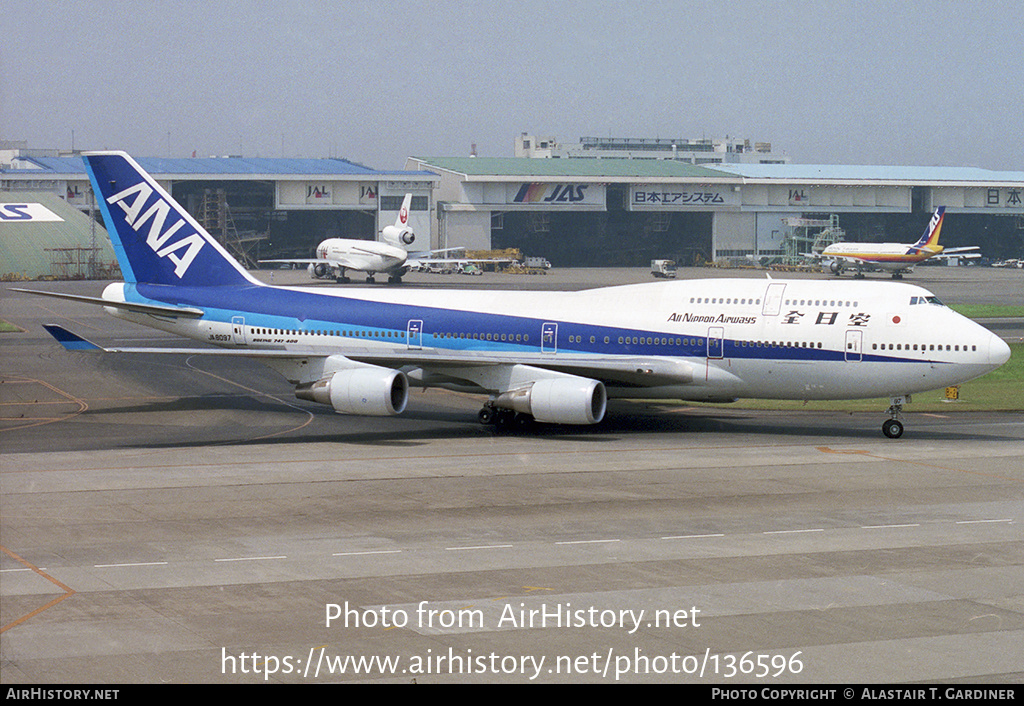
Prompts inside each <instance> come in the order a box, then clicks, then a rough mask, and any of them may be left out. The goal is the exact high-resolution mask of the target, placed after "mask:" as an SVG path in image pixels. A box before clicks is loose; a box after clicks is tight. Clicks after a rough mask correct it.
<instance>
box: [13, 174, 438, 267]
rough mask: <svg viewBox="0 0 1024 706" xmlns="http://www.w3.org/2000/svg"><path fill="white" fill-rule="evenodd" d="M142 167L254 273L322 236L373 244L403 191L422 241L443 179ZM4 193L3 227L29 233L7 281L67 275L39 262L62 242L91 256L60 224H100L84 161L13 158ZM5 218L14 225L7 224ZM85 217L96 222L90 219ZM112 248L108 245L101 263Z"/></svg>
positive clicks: (16, 247) (87, 244) (90, 242)
mask: <svg viewBox="0 0 1024 706" xmlns="http://www.w3.org/2000/svg"><path fill="white" fill-rule="evenodd" d="M137 161H138V162H139V164H140V165H141V166H142V168H143V169H145V170H146V171H147V172H149V173H150V174H151V175H152V176H153V177H154V178H155V179H156V180H157V181H158V182H159V183H160V185H161V186H163V188H164V189H166V190H167V191H168V192H170V194H171V195H172V196H173V197H174V198H175V199H176V200H177V201H178V202H179V203H181V204H182V205H184V206H185V207H186V208H187V209H188V210H189V212H190V213H192V214H193V216H195V218H196V220H197V221H198V222H199V223H201V224H202V225H203V227H205V228H206V229H207V230H208V231H209V232H210V233H211V234H212V235H213V236H214V237H216V238H217V239H218V240H220V241H221V242H222V243H224V244H225V245H226V246H227V247H228V249H229V250H230V251H231V252H232V254H233V255H235V257H236V258H238V259H239V261H241V262H243V263H244V264H245V265H246V266H247V267H250V268H255V267H258V261H259V260H260V259H273V258H282V257H312V256H313V255H314V250H315V248H316V245H317V243H319V242H320V241H321V240H323V239H324V238H330V237H339V238H360V239H371V240H372V239H375V238H376V237H377V234H378V233H379V232H380V230H381V229H382V228H383V227H384V226H386V225H390V224H393V223H394V222H395V219H396V218H397V216H398V210H399V208H401V204H402V199H403V198H404V195H405V194H406V193H411V194H413V199H412V205H411V208H410V211H411V213H410V221H411V224H412V227H413V229H414V230H415V232H416V233H417V234H426V233H429V232H430V230H431V221H432V220H433V219H432V218H431V215H430V214H431V210H432V205H433V200H432V193H433V190H434V188H435V187H436V186H437V185H438V182H439V179H438V177H437V175H436V174H434V173H432V172H405V171H380V170H376V169H371V168H369V167H365V166H363V165H360V164H357V163H354V162H350V161H348V160H344V159H335V158H323V159H302V158H296V159H279V158H243V157H192V158H182V159H167V158H153V157H149V158H146V157H142V158H137ZM0 192H2V198H0V227H2V228H3V229H4V230H5V231H6V232H7V234H8V235H16V234H18V233H21V232H22V231H24V235H22V236H21V237H16V238H15V237H6V236H5V238H4V244H5V247H4V250H3V251H0V275H6V274H7V273H8V272H16V273H24V274H26V275H28V276H29V278H34V277H36V276H54V275H55V274H56V272H57V271H60V272H64V271H67V269H68V267H67V266H66V264H65V265H61V263H57V262H51V264H50V271H47V270H46V268H45V267H44V265H43V264H42V263H44V261H45V260H46V259H47V258H49V259H50V260H53V259H54V257H50V256H49V255H46V256H44V255H43V251H44V250H49V251H52V250H53V249H54V244H55V242H59V245H60V246H61V248H62V252H63V253H67V256H68V257H74V258H75V259H76V260H79V261H81V260H85V259H87V258H86V256H84V255H78V256H75V255H73V254H71V253H70V250H71V249H72V248H70V247H69V245H70V243H69V242H68V238H67V237H66V236H64V235H63V234H60V233H58V231H57V230H56V229H55V223H58V222H64V223H62V225H64V228H63V230H65V231H66V230H68V228H69V227H71V226H69V225H67V222H70V221H71V219H69V218H67V217H61V216H60V215H59V214H60V213H61V209H60V208H58V207H59V206H62V205H64V204H61V203H60V202H61V201H63V202H65V203H66V205H67V206H71V207H74V208H75V209H77V210H78V211H80V212H83V213H86V214H91V215H92V216H93V218H94V220H98V219H99V218H100V216H99V212H98V209H97V208H96V205H95V204H94V203H93V199H92V187H91V185H90V183H89V178H88V175H87V174H86V171H85V164H84V162H83V161H82V159H81V157H78V156H65V157H60V156H29V155H24V154H22V155H19V156H15V157H14V158H13V159H11V160H10V161H9V162H8V163H7V164H6V165H3V166H0ZM20 202H26V203H32V202H38V203H41V204H42V205H43V206H44V207H46V208H47V210H48V211H49V212H51V213H52V214H54V215H53V216H49V217H48V218H49V219H53V218H55V217H56V218H58V219H60V220H59V221H58V220H48V221H46V222H41V223H40V222H35V221H32V222H29V221H27V220H22V219H19V218H17V216H18V214H19V213H23V212H27V211H24V210H19V209H17V208H13V209H12V208H11V206H12V205H14V204H17V203H20ZM8 212H10V213H11V214H12V217H11V218H5V217H4V215H5V214H6V213H8ZM82 220H83V222H84V223H85V224H91V221H89V219H82ZM75 227H77V230H78V233H79V235H78V238H77V242H78V243H79V246H78V247H79V249H82V250H87V249H90V248H91V247H95V245H94V244H95V243H96V238H95V236H94V234H90V232H89V231H90V228H89V225H86V226H75ZM58 235H62V237H60V238H58ZM101 240H104V241H105V240H106V236H103V237H102V238H101ZM426 240H427V238H426V237H425V236H424V237H422V238H418V241H417V243H415V244H414V247H418V246H420V244H421V243H422V247H423V248H424V249H427V247H428V244H427V242H426ZM7 244H11V246H12V247H11V248H7ZM107 251H109V247H108V248H105V249H104V250H102V251H101V252H99V257H104V256H105V255H106V253H107ZM7 260H10V262H6V261H7ZM26 263H34V264H32V265H30V266H27V265H26ZM28 270H33V271H32V272H29V271H28ZM57 276H58V278H63V277H61V276H59V275H57Z"/></svg>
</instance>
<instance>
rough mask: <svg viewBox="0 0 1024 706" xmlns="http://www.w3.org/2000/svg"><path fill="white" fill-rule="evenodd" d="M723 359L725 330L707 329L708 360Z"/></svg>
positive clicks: (720, 328)
mask: <svg viewBox="0 0 1024 706" xmlns="http://www.w3.org/2000/svg"><path fill="white" fill-rule="evenodd" d="M724 357H725V329H724V328H722V327H721V326H712V327H711V328H709V329H708V358H715V359H717V358H724Z"/></svg>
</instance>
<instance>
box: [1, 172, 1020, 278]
mask: <svg viewBox="0 0 1024 706" xmlns="http://www.w3.org/2000/svg"><path fill="white" fill-rule="evenodd" d="M139 162H140V164H141V165H142V166H143V168H145V169H146V170H147V171H149V172H150V173H151V174H153V176H154V177H155V178H156V179H157V180H158V181H159V182H161V183H162V184H163V185H164V186H165V188H167V189H168V190H169V191H170V192H171V194H172V195H173V196H174V197H175V198H176V199H178V200H179V201H180V202H181V203H183V204H184V205H185V206H186V207H187V208H188V209H189V210H190V212H192V213H193V214H194V215H195V216H196V218H197V220H199V222H200V223H202V224H203V225H204V226H205V227H206V228H207V229H208V230H209V231H210V232H211V233H212V234H213V235H214V236H216V237H218V238H219V239H221V240H222V241H223V242H225V244H226V245H227V246H228V247H229V249H231V250H232V252H234V253H235V254H236V256H238V257H239V259H240V260H242V261H243V262H245V263H246V264H247V265H248V266H250V267H253V266H255V265H256V262H257V261H258V260H259V259H272V258H284V257H309V256H311V255H312V253H313V251H314V248H315V247H316V245H317V243H319V242H320V241H321V240H323V239H324V238H328V237H348V238H363V239H372V238H375V237H376V234H377V233H378V232H379V231H380V229H381V228H383V227H384V226H385V225H388V224H389V223H392V222H394V219H395V217H396V214H397V210H398V208H399V205H400V203H401V198H402V196H403V195H404V194H405V193H407V192H411V193H413V195H414V198H413V204H412V214H411V215H412V225H413V228H414V229H415V231H416V232H417V234H418V235H419V237H418V238H417V243H416V245H415V246H414V247H415V249H420V248H422V249H427V246H428V244H429V246H430V247H432V248H452V247H465V248H467V249H470V250H493V249H503V248H519V249H520V250H522V251H523V253H524V254H526V255H533V256H542V257H546V258H547V259H549V260H550V261H551V262H552V263H553V264H554V265H555V266H646V265H647V264H649V261H650V260H652V259H655V258H666V259H674V260H676V261H677V262H679V263H680V264H683V265H689V264H697V263H700V262H704V261H719V260H723V259H747V258H751V257H755V258H761V257H778V256H780V255H782V254H783V252H784V250H783V241H784V240H785V238H786V236H787V235H788V234H790V233H791V232H792V231H793V229H794V228H795V227H796V226H794V225H793V224H792V223H793V221H792V219H794V218H818V219H822V218H828V217H831V216H836V217H837V218H838V221H839V226H840V227H841V228H842V229H843V231H845V238H846V239H847V240H863V241H875V242H882V241H889V242H914V241H915V240H917V238H918V237H919V236H920V234H921V232H922V231H923V230H924V227H925V225H926V224H927V222H928V218H929V215H930V213H931V211H932V210H933V209H934V207H936V206H939V205H944V206H946V207H947V212H948V213H949V214H950V216H951V217H950V218H947V220H946V223H945V226H944V229H943V235H942V243H943V244H944V245H947V246H956V245H979V246H981V248H982V253H983V254H984V255H985V256H986V257H990V258H996V259H1001V258H1012V257H1015V258H1020V257H1021V256H1022V255H1024V172H997V171H990V170H984V169H977V168H955V167H886V166H850V165H802V164H756V163H749V164H746V163H741V164H735V163H730V164H714V165H698V164H692V163H688V162H685V161H681V160H673V159H640V158H633V159H624V158H600V159H595V158H546V159H545V158H529V157H513V158H488V157H464V158H460V157H447V158H445V157H441V158H420V157H414V158H409V159H408V160H407V162H406V169H405V170H403V171H378V170H374V169H371V168H369V167H365V166H362V165H359V164H355V163H353V162H349V161H347V160H343V159H333V158H330V159H275V158H241V157H212V158H183V159H163V158H140V159H139ZM0 179H2V185H0V190H3V191H6V192H17V191H26V190H34V191H37V192H38V191H48V192H50V193H52V194H56V195H57V196H59V197H61V198H63V199H65V200H67V202H68V203H69V204H71V205H73V206H75V207H77V208H79V209H80V210H82V211H85V212H89V211H90V210H91V209H93V208H94V207H93V206H92V205H91V189H90V187H89V183H88V179H87V176H86V174H85V170H84V165H83V163H82V161H81V159H80V158H79V157H20V158H17V159H16V160H15V161H14V162H12V165H11V167H10V168H3V169H0ZM426 233H430V238H429V243H428V239H427V238H426V237H424V236H425V234H426ZM83 240H86V241H87V240H88V239H87V238H86V237H83ZM44 245H45V243H40V244H37V245H35V247H44Z"/></svg>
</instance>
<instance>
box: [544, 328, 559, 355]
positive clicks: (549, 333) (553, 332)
mask: <svg viewBox="0 0 1024 706" xmlns="http://www.w3.org/2000/svg"><path fill="white" fill-rule="evenodd" d="M540 352H541V353H557V352H558V324H557V323H553V322H545V323H543V324H541V327H540Z"/></svg>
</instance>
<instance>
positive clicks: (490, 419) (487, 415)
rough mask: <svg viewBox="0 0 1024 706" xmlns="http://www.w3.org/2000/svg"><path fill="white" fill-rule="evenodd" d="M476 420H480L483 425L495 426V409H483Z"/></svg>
mask: <svg viewBox="0 0 1024 706" xmlns="http://www.w3.org/2000/svg"><path fill="white" fill-rule="evenodd" d="M476 418H477V419H479V420H480V423H481V424H494V423H495V421H496V419H495V415H494V409H492V408H491V407H484V408H483V409H481V410H480V411H479V412H478V413H477V415H476Z"/></svg>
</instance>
